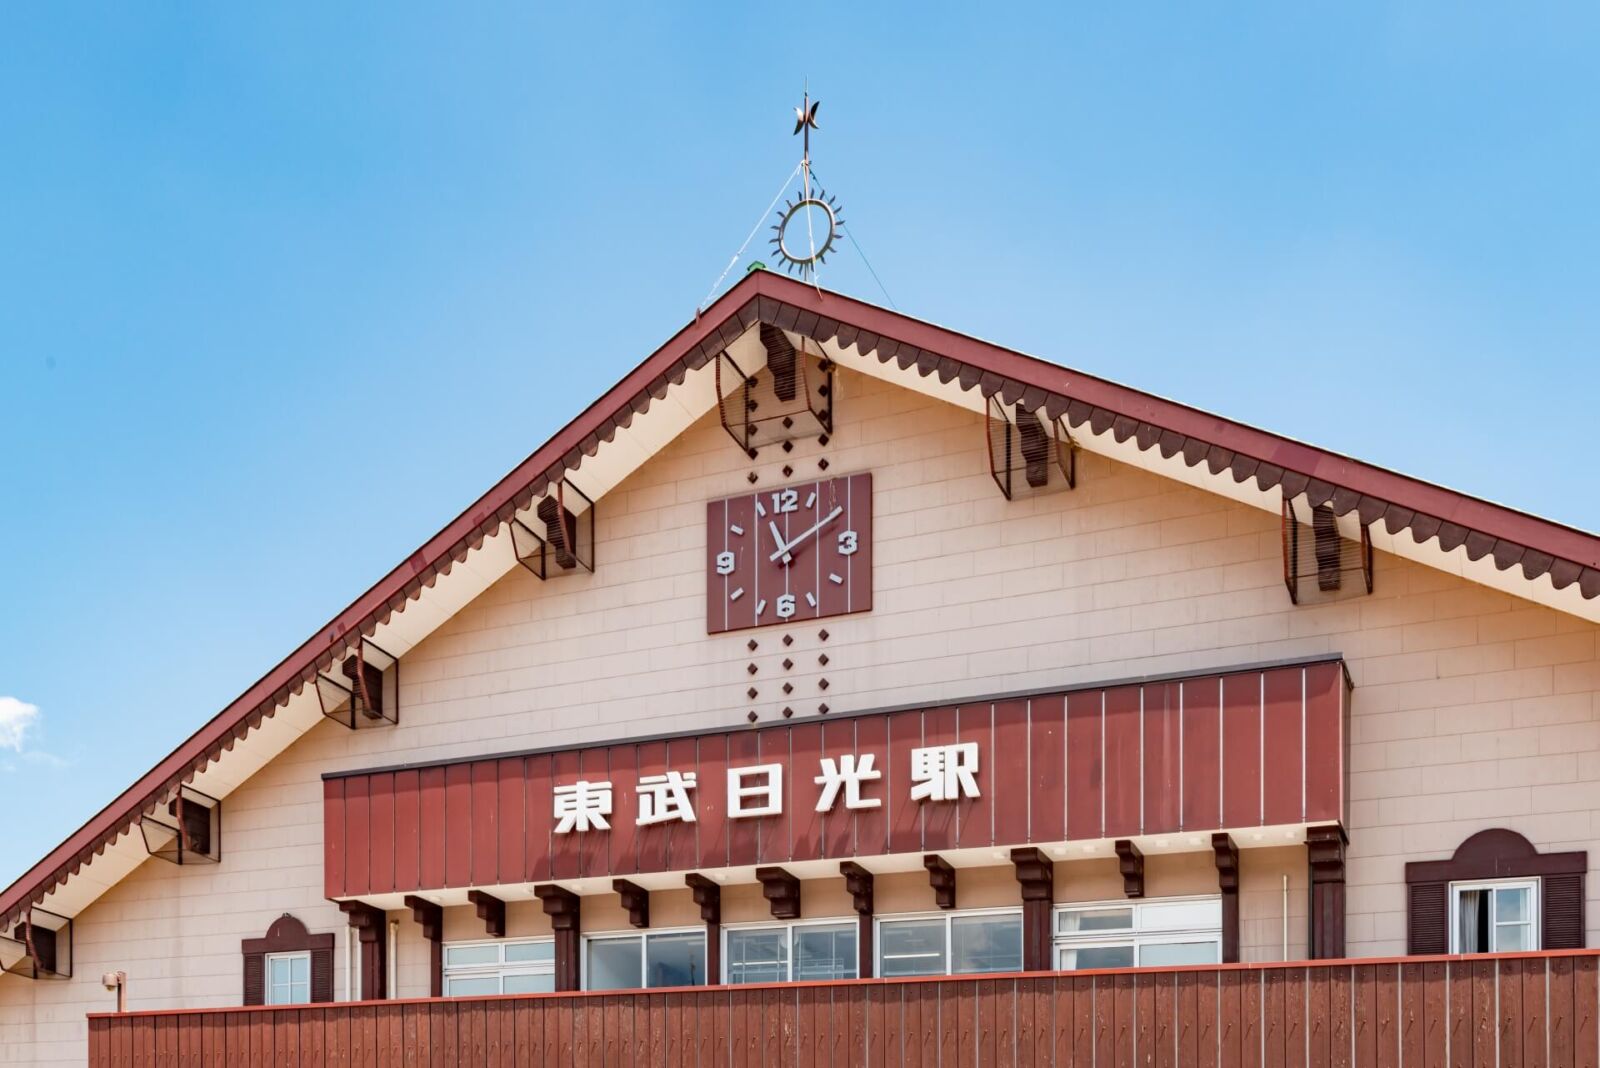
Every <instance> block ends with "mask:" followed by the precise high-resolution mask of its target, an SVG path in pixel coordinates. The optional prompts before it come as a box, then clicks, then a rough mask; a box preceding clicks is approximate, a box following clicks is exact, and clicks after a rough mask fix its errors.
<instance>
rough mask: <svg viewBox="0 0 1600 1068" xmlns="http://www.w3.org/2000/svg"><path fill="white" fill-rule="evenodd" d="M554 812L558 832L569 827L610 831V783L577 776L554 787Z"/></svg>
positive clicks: (568, 830) (577, 829)
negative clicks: (570, 781)
mask: <svg viewBox="0 0 1600 1068" xmlns="http://www.w3.org/2000/svg"><path fill="white" fill-rule="evenodd" d="M555 815H556V820H557V822H556V827H555V832H556V833H557V834H567V833H569V832H571V831H592V830H602V831H609V830H610V829H611V824H609V823H607V822H606V817H607V816H609V815H611V784H610V783H609V782H589V781H587V780H585V779H579V780H578V781H577V782H575V783H571V784H569V785H566V786H557V787H556V788H555Z"/></svg>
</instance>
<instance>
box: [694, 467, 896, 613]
mask: <svg viewBox="0 0 1600 1068" xmlns="http://www.w3.org/2000/svg"><path fill="white" fill-rule="evenodd" d="M871 608H872V476H871V475H870V474H859V475H846V476H842V477H840V478H829V479H820V480H818V481H816V482H801V483H797V484H794V485H790V486H782V487H779V488H777V489H769V490H761V491H757V492H752V493H745V494H740V495H738V496H734V497H725V498H723V499H721V500H715V501H710V502H708V503H707V505H706V632H707V633H709V634H720V633H722V632H724V631H730V630H743V629H745V628H747V627H764V626H770V625H772V624H775V623H794V622H805V621H807V620H813V619H822V618H824V617H826V616H837V615H844V614H845V613H848V612H865V611H868V610H870V609H871Z"/></svg>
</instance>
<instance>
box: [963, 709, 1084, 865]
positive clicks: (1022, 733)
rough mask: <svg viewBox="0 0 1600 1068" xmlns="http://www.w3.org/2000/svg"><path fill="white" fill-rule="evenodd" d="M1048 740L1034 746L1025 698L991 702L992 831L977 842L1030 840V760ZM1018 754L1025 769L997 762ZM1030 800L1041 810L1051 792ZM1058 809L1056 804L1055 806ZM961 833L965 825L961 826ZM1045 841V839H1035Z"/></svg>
mask: <svg viewBox="0 0 1600 1068" xmlns="http://www.w3.org/2000/svg"><path fill="white" fill-rule="evenodd" d="M1048 744H1049V743H1048V740H1047V739H1045V738H1043V737H1041V738H1039V739H1038V746H1037V747H1036V746H1035V740H1034V739H1033V738H1032V737H1030V732H1029V728H1028V702H1027V701H1026V700H1022V701H1002V702H1001V703H999V704H997V705H995V706H994V743H993V745H992V746H990V747H989V752H990V757H989V760H988V766H989V793H990V794H991V795H992V796H993V798H994V801H993V813H994V817H993V818H994V827H993V831H992V833H991V834H990V835H989V836H988V838H987V839H986V840H985V841H984V842H983V843H981V844H983V845H990V844H993V843H995V842H1001V843H1013V842H1028V841H1034V840H1035V839H1034V838H1033V835H1032V833H1031V829H1030V827H1029V821H1028V810H1029V808H1030V807H1031V805H1030V796H1029V795H1030V792H1031V790H1032V787H1033V782H1034V776H1033V762H1034V761H1036V760H1038V759H1039V758H1040V756H1041V754H1040V753H1038V752H1035V749H1036V748H1040V747H1048ZM1011 754H1016V755H1017V756H1021V757H1022V758H1023V760H1024V763H1025V769H1026V770H1025V771H1024V772H1023V773H1022V774H1017V773H1016V772H1015V771H1013V770H1011V769H1010V768H1008V767H1000V766H997V765H998V764H1000V762H1002V761H1004V762H1009V761H1011V760H1012V759H1014V757H1013V756H1012V755H1011ZM1032 803H1035V804H1037V805H1038V806H1039V808H1040V809H1041V810H1048V809H1049V808H1050V807H1051V794H1050V793H1049V792H1048V791H1046V792H1044V793H1042V794H1040V795H1039V796H1038V797H1037V799H1033V800H1032ZM1056 809H1057V811H1060V806H1059V805H1058V806H1056ZM962 831H963V835H964V834H965V831H966V828H965V827H963V828H962ZM1038 841H1045V839H1042V838H1041V839H1038Z"/></svg>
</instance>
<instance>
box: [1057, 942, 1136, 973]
mask: <svg viewBox="0 0 1600 1068" xmlns="http://www.w3.org/2000/svg"><path fill="white" fill-rule="evenodd" d="M1060 967H1061V969H1062V970H1063V971H1078V970H1082V969H1088V968H1131V967H1133V947H1132V946H1081V947H1079V948H1077V949H1063V950H1062V951H1061V963H1060Z"/></svg>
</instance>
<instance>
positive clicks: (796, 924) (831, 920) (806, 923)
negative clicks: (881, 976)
mask: <svg viewBox="0 0 1600 1068" xmlns="http://www.w3.org/2000/svg"><path fill="white" fill-rule="evenodd" d="M803 927H849V928H851V929H853V930H854V931H855V935H856V960H855V962H854V963H855V966H856V978H857V979H859V978H861V942H860V940H861V927H860V923H859V922H858V921H857V919H856V917H855V916H853V915H852V916H822V917H817V918H813V919H808V920H767V921H765V922H763V921H761V920H751V921H749V922H748V923H730V924H727V925H725V926H724V927H723V928H722V937H721V939H720V940H719V945H720V946H721V949H722V952H721V954H720V957H721V961H722V977H721V982H722V983H724V984H725V985H734V983H733V980H732V979H730V978H729V977H728V976H729V972H728V969H729V967H730V966H731V965H732V961H730V960H729V959H728V935H730V934H732V933H733V932H735V931H777V930H780V929H781V930H782V931H783V932H784V934H785V936H786V937H787V939H788V947H789V950H788V958H787V959H786V960H785V961H784V977H783V978H782V979H780V980H779V982H784V983H792V982H794V933H795V931H796V930H797V929H799V928H803ZM737 985H740V986H760V985H761V984H760V983H740V984H737Z"/></svg>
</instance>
